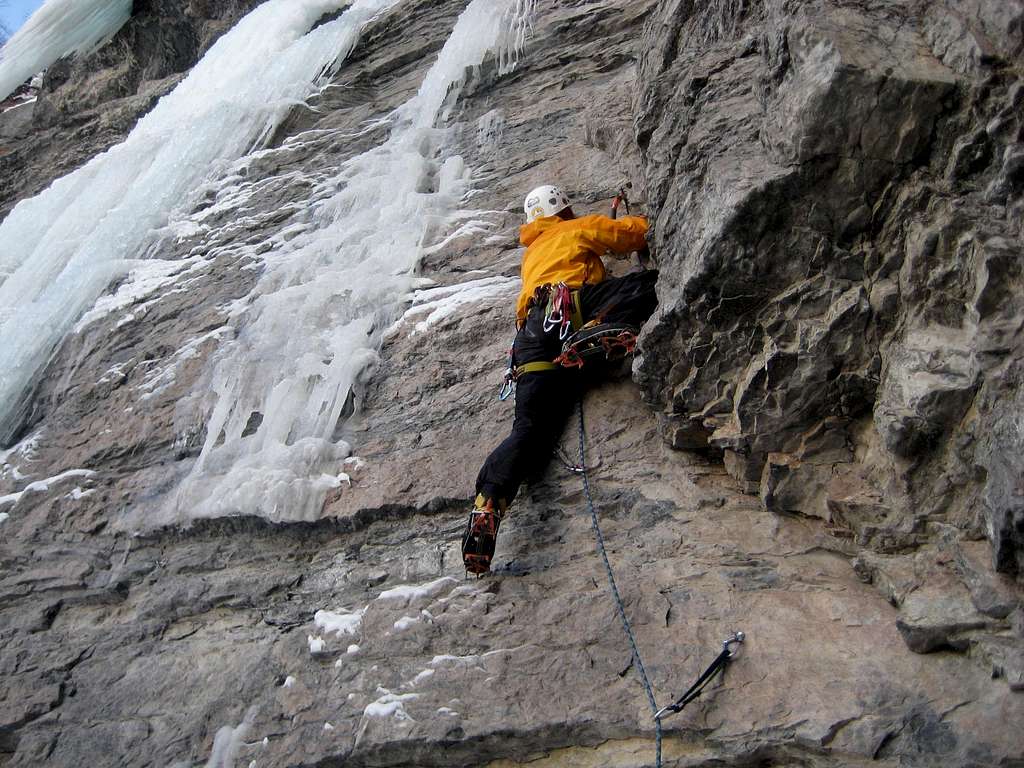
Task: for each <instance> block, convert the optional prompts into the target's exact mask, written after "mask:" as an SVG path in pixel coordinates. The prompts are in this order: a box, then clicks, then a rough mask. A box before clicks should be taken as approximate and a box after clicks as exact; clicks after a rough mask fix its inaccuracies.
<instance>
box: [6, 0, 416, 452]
mask: <svg viewBox="0 0 1024 768" xmlns="http://www.w3.org/2000/svg"><path fill="white" fill-rule="evenodd" d="M397 2H398V0H356V1H355V2H354V3H353V4H352V5H351V7H350V8H348V10H346V11H345V13H344V14H342V16H341V17H339V18H338V19H335V20H334V21H331V22H329V23H327V24H324V25H322V26H320V27H318V28H317V29H315V30H313V31H312V32H310V31H309V30H310V28H311V27H312V26H313V24H314V23H315V22H316V21H317V20H318V19H320V18H321V17H322V16H323V15H324V14H325V13H329V12H331V11H335V10H337V9H339V8H341V7H343V6H344V5H345V4H346V0H268V2H266V3H263V4H262V5H260V6H259V7H257V8H256V9H255V10H253V11H252V12H251V13H249V14H248V15H247V16H245V17H244V18H243V19H242V20H241V21H240V22H239V23H238V24H236V25H235V27H234V28H232V29H231V31H230V32H228V33H227V34H225V35H224V36H223V37H221V38H220V39H219V40H218V41H217V42H216V43H215V44H214V45H213V46H212V47H211V48H210V50H209V51H208V52H207V54H206V55H205V56H204V57H203V58H202V60H201V61H200V62H199V63H198V64H196V66H195V67H194V68H193V69H192V71H191V72H190V73H189V76H188V77H187V78H186V79H185V80H184V81H183V82H182V83H181V84H180V85H179V86H178V87H177V88H175V89H174V91H172V92H171V93H170V94H168V95H167V96H165V97H164V98H163V99H161V100H160V102H159V103H158V104H157V106H156V107H155V108H154V109H153V111H152V112H150V113H149V114H148V115H146V116H145V117H143V118H142V119H141V120H140V121H139V123H138V124H137V125H136V126H135V128H134V129H133V130H132V132H131V134H130V135H129V136H128V138H127V139H126V140H125V141H124V142H123V143H121V144H119V145H117V146H115V147H113V148H111V149H110V150H109V151H107V152H104V153H103V154H101V155H98V156H97V157H95V158H93V159H92V160H91V161H90V162H89V163H88V164H86V165H85V166H83V167H82V168H80V169H78V170H77V171H75V172H74V173H71V174H69V175H68V176H65V177H63V178H61V179H58V180H57V181H55V182H54V183H53V184H52V185H51V186H50V187H49V188H48V189H47V190H46V191H44V192H42V193H40V194H39V195H37V196H36V197H33V198H31V199H28V200H23V201H22V202H20V203H19V204H18V205H17V206H16V207H15V208H14V210H13V211H12V212H11V213H10V215H8V216H7V218H6V219H5V220H4V221H3V223H2V224H0V281H2V282H0V338H3V339H4V344H3V345H2V347H0V440H2V439H4V435H5V434H9V433H10V432H11V431H13V430H14V429H15V428H16V426H17V425H16V424H13V423H12V422H13V421H15V420H16V413H17V412H18V411H17V409H18V406H19V402H20V399H21V397H22V396H23V394H24V392H25V389H26V387H27V386H28V384H29V383H30V382H31V381H32V379H33V377H35V376H36V374H37V372H38V371H39V369H40V368H41V367H42V366H43V365H44V364H45V363H46V360H47V358H48V357H49V355H50V354H51V352H52V350H53V349H54V347H55V346H56V345H57V344H58V343H59V342H60V340H61V339H62V338H63V336H64V335H65V333H67V331H68V330H69V329H71V328H72V327H73V326H74V324H75V322H76V321H77V320H78V319H79V318H80V317H81V316H82V314H83V313H84V312H85V311H86V310H87V309H89V307H90V306H92V304H93V302H95V301H96V298H97V297H98V296H99V295H100V294H101V293H102V292H103V290H104V289H105V288H106V287H107V286H108V285H109V283H110V281H111V279H112V278H114V277H115V276H118V275H121V274H123V273H125V272H127V271H128V270H129V269H131V268H132V267H133V266H134V265H136V264H138V263H139V262H138V261H137V260H138V259H140V258H142V256H143V255H144V254H145V252H146V245H147V243H148V242H149V240H150V239H152V238H154V237H155V236H156V235H155V231H156V230H157V229H158V228H159V227H161V226H163V225H164V224H166V222H167V220H168V217H169V215H170V214H171V212H172V209H174V208H176V207H178V208H182V209H188V208H190V207H191V206H192V204H193V203H194V202H195V196H196V192H197V188H198V187H199V185H200V184H201V183H202V182H203V181H205V180H206V179H207V178H208V177H210V176H215V175H217V174H218V173H219V172H220V171H222V170H223V169H224V168H225V167H226V166H227V165H228V164H230V163H231V162H232V161H234V160H237V159H238V158H239V157H241V156H242V155H244V154H245V153H246V152H248V151H250V150H252V149H253V147H254V146H258V145H260V144H261V143H262V142H263V141H264V140H265V139H266V138H267V137H268V136H269V134H270V133H271V132H272V131H273V130H274V128H275V127H276V126H277V125H278V124H279V123H280V122H281V120H282V119H283V118H284V117H285V116H286V115H287V114H288V111H289V110H290V109H291V108H292V106H293V105H294V104H295V103H296V101H298V100H300V99H303V98H305V97H306V96H307V95H308V93H309V91H310V87H311V84H312V83H314V82H315V81H317V79H318V78H324V77H326V76H327V75H329V73H330V71H331V69H332V65H333V64H334V63H335V62H336V61H338V60H340V59H343V58H344V57H345V56H346V55H347V54H348V52H349V51H350V50H351V49H352V47H353V46H354V45H355V43H356V42H357V40H358V36H359V32H360V30H361V28H362V27H363V26H364V25H365V24H366V23H367V22H368V21H369V20H370V19H372V18H373V17H375V16H376V15H377V14H378V13H379V12H380V11H381V10H382V9H385V8H388V7H390V6H392V5H394V4H395V3H397ZM73 4H74V3H63V5H73ZM89 5H96V3H89ZM129 5H130V3H129ZM307 33H308V34H307ZM183 126H188V129H187V130H183V128H182V127H183ZM41 222H43V223H45V224H44V225H41Z"/></svg>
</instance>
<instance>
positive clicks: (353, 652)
mask: <svg viewBox="0 0 1024 768" xmlns="http://www.w3.org/2000/svg"><path fill="white" fill-rule="evenodd" d="M345 653H347V654H348V655H349V656H354V655H356V654H357V653H359V646H358V645H356V644H355V643H353V644H352V645H350V646H349V647H348V650H346V651H345Z"/></svg>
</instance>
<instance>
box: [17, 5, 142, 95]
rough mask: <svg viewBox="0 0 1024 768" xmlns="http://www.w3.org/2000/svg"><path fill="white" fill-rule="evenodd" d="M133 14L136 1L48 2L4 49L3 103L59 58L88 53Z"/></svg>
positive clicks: (110, 35) (111, 34)
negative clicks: (133, 5) (20, 86)
mask: <svg viewBox="0 0 1024 768" xmlns="http://www.w3.org/2000/svg"><path fill="white" fill-rule="evenodd" d="M131 15H132V0H47V2H45V3H44V4H43V5H42V7H41V8H39V10H37V11H36V12H35V13H33V14H32V17H31V18H30V19H29V20H28V21H27V22H25V24H24V26H22V27H21V29H19V30H18V31H17V32H16V33H15V34H14V36H13V37H12V38H11V39H10V40H8V41H7V44H6V45H4V47H3V48H0V101H3V100H4V99H5V98H7V97H8V96H9V95H10V94H11V93H12V92H13V91H14V90H15V89H16V88H17V87H18V86H19V85H21V84H22V83H24V82H25V81H26V80H28V79H29V78H30V77H32V76H33V75H35V74H37V73H39V72H42V71H43V70H44V69H46V68H47V67H49V66H50V65H51V64H53V63H54V62H55V61H57V59H60V58H62V57H64V56H68V55H70V54H73V53H87V52H89V51H90V50H91V49H94V48H96V47H97V46H98V45H100V44H101V43H103V42H104V41H105V40H107V39H109V38H110V37H112V36H113V35H114V33H116V32H117V30H119V29H120V28H121V27H122V26H123V25H124V23H125V22H126V21H128V19H129V18H130V17H131Z"/></svg>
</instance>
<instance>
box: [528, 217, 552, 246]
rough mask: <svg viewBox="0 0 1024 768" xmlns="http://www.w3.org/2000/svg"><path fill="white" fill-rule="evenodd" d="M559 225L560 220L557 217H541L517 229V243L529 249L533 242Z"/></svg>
mask: <svg viewBox="0 0 1024 768" xmlns="http://www.w3.org/2000/svg"><path fill="white" fill-rule="evenodd" d="M561 223H562V220H561V219H560V218H558V217H557V216H541V217H540V218H539V219H534V220H533V221H531V222H530V223H529V224H523V225H522V226H521V227H520V228H519V242H520V243H522V244H523V245H525V246H527V247H529V246H530V244H531V243H533V241H534V240H536V239H537V238H538V237H540V236H541V235H543V234H544V233H545V232H547V231H548V230H549V229H551V228H552V227H557V226H558V225H559V224H561Z"/></svg>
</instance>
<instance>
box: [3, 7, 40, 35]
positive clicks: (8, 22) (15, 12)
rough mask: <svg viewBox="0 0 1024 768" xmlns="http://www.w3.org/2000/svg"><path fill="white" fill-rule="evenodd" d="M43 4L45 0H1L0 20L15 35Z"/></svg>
mask: <svg viewBox="0 0 1024 768" xmlns="http://www.w3.org/2000/svg"><path fill="white" fill-rule="evenodd" d="M42 4H43V0H0V22H2V23H3V25H4V26H5V27H7V29H8V30H9V31H10V32H11V34H12V35H13V34H14V33H15V32H17V31H18V27H20V26H21V25H22V24H24V23H25V22H26V21H28V17H29V16H31V15H32V14H33V13H34V12H35V10H36V8H38V7H39V6H41V5H42Z"/></svg>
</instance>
